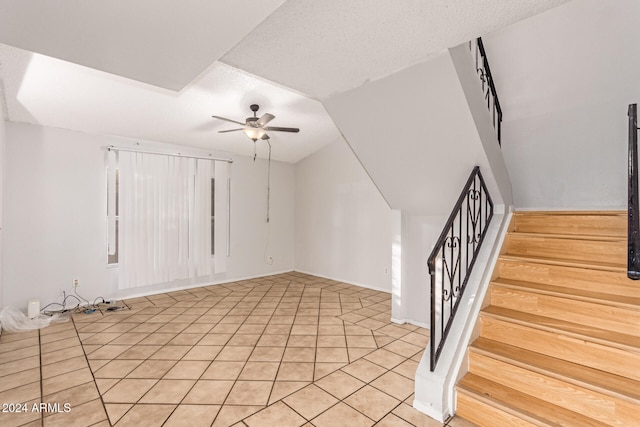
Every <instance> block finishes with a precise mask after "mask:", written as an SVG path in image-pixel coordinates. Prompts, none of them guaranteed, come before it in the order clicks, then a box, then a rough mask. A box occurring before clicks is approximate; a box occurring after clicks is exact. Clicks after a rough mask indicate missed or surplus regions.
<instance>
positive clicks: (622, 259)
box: [503, 233, 627, 267]
mask: <svg viewBox="0 0 640 427" xmlns="http://www.w3.org/2000/svg"><path fill="white" fill-rule="evenodd" d="M503 251H504V254H505V255H520V256H526V257H544V258H549V259H558V260H573V261H580V262H584V261H588V262H598V263H608V264H612V265H618V266H623V267H626V260H627V241H626V239H615V240H609V239H606V240H602V239H600V240H594V239H588V238H580V239H577V238H574V239H567V238H564V237H555V236H534V235H528V234H525V235H521V234H518V233H507V236H506V238H505V241H504V244H503Z"/></svg>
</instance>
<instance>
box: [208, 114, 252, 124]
mask: <svg viewBox="0 0 640 427" xmlns="http://www.w3.org/2000/svg"><path fill="white" fill-rule="evenodd" d="M211 117H213V118H214V119H219V120H224V121H225V122H231V123H235V124H237V125H240V126H244V125H245V123H242V122H238V121H235V120H231V119H227V118H226V117H220V116H211Z"/></svg>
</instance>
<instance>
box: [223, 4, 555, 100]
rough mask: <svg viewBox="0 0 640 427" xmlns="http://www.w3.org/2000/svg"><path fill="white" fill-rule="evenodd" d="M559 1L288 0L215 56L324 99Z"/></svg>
mask: <svg viewBox="0 0 640 427" xmlns="http://www.w3.org/2000/svg"><path fill="white" fill-rule="evenodd" d="M565 1H566V0H518V1H513V0H455V1H452V0H429V1H425V0H395V1H388V0H349V1H344V0H323V1H317V0H295V1H287V2H286V3H285V4H283V5H282V6H281V7H280V8H278V9H277V10H276V11H275V12H274V13H273V14H271V15H270V16H269V17H268V18H267V19H265V20H264V21H263V22H262V23H261V24H260V25H258V27H257V28H256V29H255V30H254V31H252V32H251V33H249V34H248V35H247V36H246V37H245V38H244V39H243V40H242V42H240V43H239V44H238V45H237V46H236V47H235V48H234V49H232V50H231V51H229V52H228V53H227V54H226V55H224V56H223V57H222V58H221V60H222V61H224V62H226V63H228V64H230V65H233V66H234V67H238V68H241V69H243V70H246V71H248V72H250V73H254V74H259V75H261V76H263V77H265V78H267V79H269V80H272V81H274V82H278V83H280V84H283V85H285V86H287V87H291V88H294V89H297V90H299V91H301V92H303V93H306V94H308V95H310V96H313V97H316V98H320V99H323V98H327V97H329V96H330V95H332V94H334V93H336V92H343V91H345V90H348V89H352V88H354V87H357V86H360V85H362V84H363V83H364V82H366V81H368V80H375V79H378V78H380V77H384V76H386V75H389V74H391V73H393V72H396V71H399V70H401V69H405V68H407V67H409V66H410V65H413V64H415V63H418V62H421V61H424V60H426V59H428V58H429V57H430V56H432V55H433V54H435V53H438V52H441V51H443V50H445V49H447V48H450V47H453V46H457V45H459V44H461V43H464V42H466V41H468V40H470V39H472V38H475V37H478V36H481V35H483V34H486V33H488V32H490V31H492V30H495V29H497V28H502V27H505V26H507V25H509V24H512V23H514V22H517V21H519V20H522V19H524V18H527V17H529V16H532V15H535V14H538V13H540V12H542V11H545V10H547V9H549V8H551V7H554V6H557V5H559V4H562V3H564V2H565Z"/></svg>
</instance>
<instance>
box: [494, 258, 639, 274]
mask: <svg viewBox="0 0 640 427" xmlns="http://www.w3.org/2000/svg"><path fill="white" fill-rule="evenodd" d="M500 259H503V260H509V261H524V262H534V263H537V264H550V265H558V266H563V267H576V268H586V269H591V270H606V271H613V272H621V273H626V272H627V264H626V262H625V263H609V262H596V261H576V260H573V259H560V258H549V257H542V256H531V255H515V254H508V253H506V254H502V255H500Z"/></svg>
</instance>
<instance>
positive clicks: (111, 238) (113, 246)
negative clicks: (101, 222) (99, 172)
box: [107, 168, 120, 265]
mask: <svg viewBox="0 0 640 427" xmlns="http://www.w3.org/2000/svg"><path fill="white" fill-rule="evenodd" d="M118 178H119V177H118V169H115V177H114V183H115V185H114V187H115V188H114V194H113V195H112V197H109V195H110V193H109V191H110V190H111V188H110V185H109V168H107V264H108V265H115V264H118V222H119V219H120V218H119V209H120V206H119V202H118V187H119V185H118V184H119V182H118V181H119V180H118ZM109 199H112V200H109ZM111 203H113V204H114V208H115V209H114V215H115V217H114V222H115V223H114V224H113V225H111V224H109V213H110V210H109V208H110V204H111Z"/></svg>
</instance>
